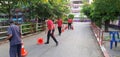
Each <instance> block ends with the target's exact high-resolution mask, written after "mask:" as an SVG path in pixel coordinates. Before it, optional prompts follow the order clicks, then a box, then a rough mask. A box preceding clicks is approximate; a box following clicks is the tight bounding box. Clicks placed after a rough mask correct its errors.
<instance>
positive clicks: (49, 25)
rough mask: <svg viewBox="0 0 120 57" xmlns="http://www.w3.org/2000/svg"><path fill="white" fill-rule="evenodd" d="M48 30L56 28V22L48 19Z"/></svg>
mask: <svg viewBox="0 0 120 57" xmlns="http://www.w3.org/2000/svg"><path fill="white" fill-rule="evenodd" d="M47 27H48V30H52V29H53V28H54V24H53V21H52V20H47Z"/></svg>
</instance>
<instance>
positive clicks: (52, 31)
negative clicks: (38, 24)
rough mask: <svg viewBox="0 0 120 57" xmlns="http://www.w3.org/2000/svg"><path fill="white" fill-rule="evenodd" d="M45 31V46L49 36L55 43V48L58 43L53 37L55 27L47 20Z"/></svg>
mask: <svg viewBox="0 0 120 57" xmlns="http://www.w3.org/2000/svg"><path fill="white" fill-rule="evenodd" d="M47 30H48V33H47V41H46V42H45V44H49V39H50V36H51V37H52V39H53V40H54V41H55V43H56V46H57V45H58V41H57V40H56V38H55V36H54V30H55V26H54V24H53V21H52V20H50V19H48V20H47Z"/></svg>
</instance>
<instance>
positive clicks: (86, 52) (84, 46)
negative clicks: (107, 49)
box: [0, 22, 104, 57]
mask: <svg viewBox="0 0 120 57" xmlns="http://www.w3.org/2000/svg"><path fill="white" fill-rule="evenodd" d="M73 26H74V30H65V31H64V32H63V33H62V35H61V36H59V35H58V32H57V29H56V30H55V36H56V39H57V40H58V41H59V45H58V46H56V45H55V42H54V41H53V40H52V39H50V43H49V44H47V45H45V44H42V45H37V38H40V37H42V38H43V39H44V42H45V41H46V34H45V32H42V33H38V34H36V35H32V36H30V37H26V38H24V39H23V41H24V46H25V49H26V50H27V51H28V55H27V57H104V56H103V54H102V52H101V50H100V47H99V45H98V43H97V41H96V38H95V36H94V34H93V32H92V30H91V28H90V23H88V22H86V23H84V22H80V23H79V22H76V23H74V24H73ZM0 57H9V42H8V43H4V44H2V45H0Z"/></svg>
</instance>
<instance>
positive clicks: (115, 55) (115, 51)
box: [104, 28, 120, 57]
mask: <svg viewBox="0 0 120 57" xmlns="http://www.w3.org/2000/svg"><path fill="white" fill-rule="evenodd" d="M109 31H119V30H116V29H112V28H109ZM109 40H110V37H109V32H104V46H105V48H106V50H107V52H108V54H109V55H110V56H111V57H120V43H118V45H117V47H116V48H115V46H114V44H113V48H112V49H110V41H109Z"/></svg>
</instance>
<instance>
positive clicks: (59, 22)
mask: <svg viewBox="0 0 120 57" xmlns="http://www.w3.org/2000/svg"><path fill="white" fill-rule="evenodd" d="M56 23H57V26H58V32H59V35H61V29H62V23H63V22H62V19H60V18H58V20H57V21H56Z"/></svg>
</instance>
